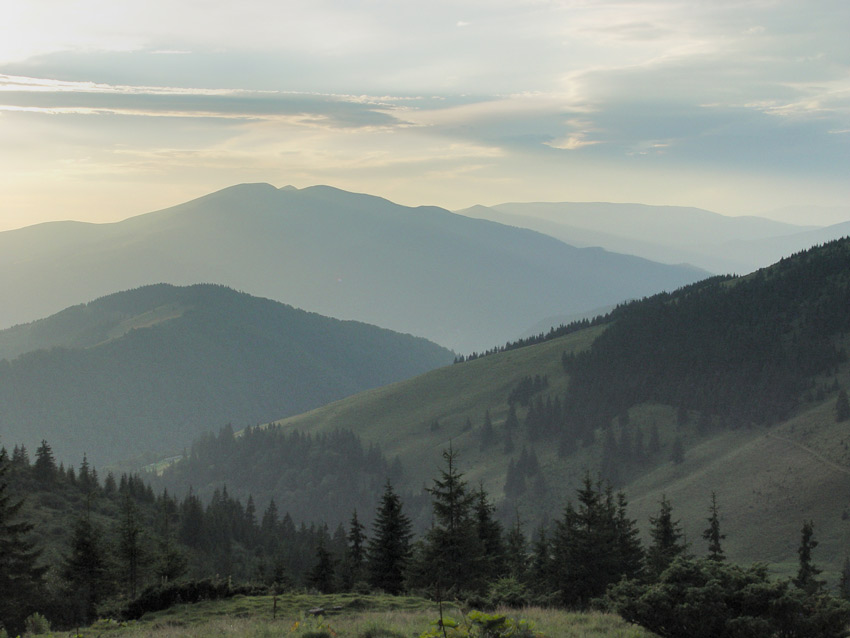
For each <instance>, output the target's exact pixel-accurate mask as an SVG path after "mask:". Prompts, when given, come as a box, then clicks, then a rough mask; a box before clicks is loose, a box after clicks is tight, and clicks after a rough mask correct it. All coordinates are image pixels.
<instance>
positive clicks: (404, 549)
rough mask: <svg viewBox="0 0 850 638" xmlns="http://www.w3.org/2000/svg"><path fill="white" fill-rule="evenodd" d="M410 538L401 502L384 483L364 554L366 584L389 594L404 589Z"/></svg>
mask: <svg viewBox="0 0 850 638" xmlns="http://www.w3.org/2000/svg"><path fill="white" fill-rule="evenodd" d="M412 536H413V533H412V532H411V525H410V519H409V518H408V517H407V516H406V515H405V514H404V512H403V511H402V504H401V499H400V498H399V497H398V495H397V494H396V493H395V492H394V491H393V486H392V484H391V483H390V482H389V480H387V483H386V485H385V487H384V494H383V496H382V497H381V502H380V504H379V505H378V510H377V512H376V514H375V521H374V523H373V524H372V538H370V539H369V543H368V549H367V552H366V554H367V568H368V571H369V583H370V584H371V585H372V586H373V587H376V588H378V589H382V590H383V591H385V592H387V593H388V594H399V593H401V592H402V591H403V590H404V573H405V569H406V568H407V564H408V561H409V560H410V552H411V548H410V539H411V537H412Z"/></svg>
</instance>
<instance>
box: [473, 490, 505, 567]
mask: <svg viewBox="0 0 850 638" xmlns="http://www.w3.org/2000/svg"><path fill="white" fill-rule="evenodd" d="M474 510H475V511H474V514H475V526H476V530H477V534H478V541H479V543H480V545H481V549H482V552H483V554H482V567H481V571H482V576H483V578H484V579H485V580H487V582H493V581H495V580H497V579H499V578H500V577H501V576H503V575H504V573H505V569H506V568H505V544H504V542H503V538H502V537H503V533H502V526H501V525H500V524H499V521H497V520H496V519H495V518H494V515H493V512H494V507H493V505H492V504H491V503H490V501H489V499H488V498H487V492H485V491H484V485H479V486H478V491H477V492H476V493H475V504H474Z"/></svg>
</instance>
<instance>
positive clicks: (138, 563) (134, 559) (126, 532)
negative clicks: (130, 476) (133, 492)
mask: <svg viewBox="0 0 850 638" xmlns="http://www.w3.org/2000/svg"><path fill="white" fill-rule="evenodd" d="M119 517H120V518H119V521H118V556H119V557H120V559H121V561H122V563H123V567H124V574H125V577H126V580H127V594H128V595H129V596H130V598H135V597H136V590H137V588H138V584H139V579H140V575H141V574H140V572H141V569H142V566H143V564H144V560H145V558H146V556H147V552H146V550H145V547H144V540H145V533H144V529H143V528H142V523H141V520H140V519H139V511H138V508H137V507H136V503H135V502H134V501H133V498H132V497H131V496H130V494H129V493H125V494H124V495H123V497H122V499H121V507H120V512H119Z"/></svg>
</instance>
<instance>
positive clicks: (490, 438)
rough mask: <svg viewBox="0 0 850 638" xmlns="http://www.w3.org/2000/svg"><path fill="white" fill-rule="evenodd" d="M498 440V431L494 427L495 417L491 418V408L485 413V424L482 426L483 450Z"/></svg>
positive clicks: (481, 446)
mask: <svg viewBox="0 0 850 638" xmlns="http://www.w3.org/2000/svg"><path fill="white" fill-rule="evenodd" d="M495 441H496V431H495V430H494V429H493V419H491V418H490V410H487V411H486V412H485V413H484V425H482V426H481V444H480V448H481V450H482V451H483V450H486V449H487V448H489V447H490V446H491V445H493V443H495Z"/></svg>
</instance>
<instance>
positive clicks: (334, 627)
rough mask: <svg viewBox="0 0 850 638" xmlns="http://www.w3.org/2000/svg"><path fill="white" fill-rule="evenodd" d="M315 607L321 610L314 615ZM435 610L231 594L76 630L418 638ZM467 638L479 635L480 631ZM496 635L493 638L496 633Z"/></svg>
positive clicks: (555, 631) (600, 621)
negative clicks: (224, 597) (230, 595)
mask: <svg viewBox="0 0 850 638" xmlns="http://www.w3.org/2000/svg"><path fill="white" fill-rule="evenodd" d="M318 609H323V610H325V611H324V613H321V614H315V613H311V610H318ZM440 613H441V612H440V609H439V606H438V604H437V603H435V602H433V601H430V600H427V599H424V598H417V597H408V596H387V595H358V594H333V595H320V594H304V593H288V594H281V595H279V596H272V595H266V596H235V597H233V598H231V599H228V600H223V601H208V602H202V603H197V604H194V605H176V606H174V607H171V608H169V609H167V610H163V611H160V612H151V613H148V614H145V615H144V616H143V617H142V618H141V619H139V620H134V621H125V622H117V621H114V620H105V619H104V620H99V621H97V622H95V623H94V624H92V625H90V626H88V627H84V628H79V629H78V633H77V635H78V636H82V637H83V638H101V637H103V638H207V637H209V636H220V637H222V638H230V637H233V638H236V637H239V638H272V637H274V638H308V637H312V638H325V637H326V636H331V637H332V638H418V637H419V636H422V635H429V634H431V633H433V632H434V630H435V629H438V628H439V624H438V621H439V618H440ZM442 613H443V618H444V621H445V624H446V627H447V631H448V628H449V626H450V625H451V624H452V621H455V622H457V624H458V626H459V627H460V628H463V627H466V626H473V625H472V621H471V620H470V617H473V618H474V617H475V612H472V613H471V610H469V609H467V608H462V607H461V606H458V605H457V604H451V603H446V604H443V606H442ZM486 616H487V618H496V619H498V618H499V617H504V618H505V619H506V620H508V621H513V620H518V621H524V622H523V626H524V627H526V628H527V632H526V633H525V634H519V633H517V634H515V635H516V638H525V636H527V637H528V638H532V637H534V638H538V637H539V638H650V637H651V636H653V634H651V633H650V632H648V631H646V630H644V629H642V628H640V627H637V626H635V625H632V624H630V623H627V622H625V621H623V620H622V619H621V618H620V617H619V616H617V615H615V614H610V613H603V612H568V611H564V610H557V609H545V608H541V607H525V608H522V609H511V608H499V609H496V610H494V612H493V613H492V614H487V615H486ZM479 626H480V625H479ZM473 631H475V630H473ZM31 635H55V632H50V631H43V632H39V631H36V632H34V633H31ZM440 635H442V633H441V632H440ZM448 635H452V634H451V633H449V634H448ZM455 635H457V634H455ZM471 635H472V636H482V638H483V636H484V634H480V632H479V633H473V634H471ZM507 635H510V634H507ZM493 636H494V638H497V637H498V634H493Z"/></svg>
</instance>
